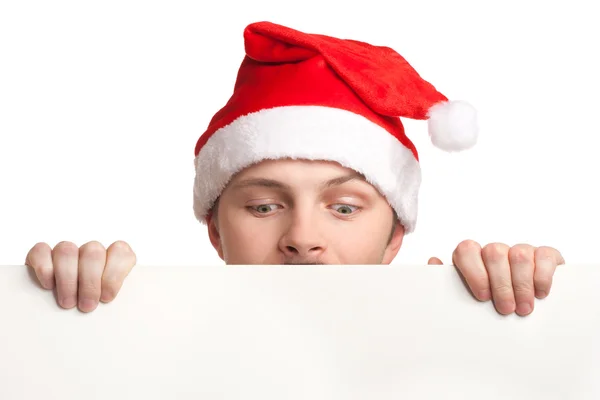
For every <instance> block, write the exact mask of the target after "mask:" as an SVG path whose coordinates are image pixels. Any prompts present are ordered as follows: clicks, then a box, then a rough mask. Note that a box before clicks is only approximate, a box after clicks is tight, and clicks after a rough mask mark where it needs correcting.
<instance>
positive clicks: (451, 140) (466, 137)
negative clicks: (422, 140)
mask: <svg viewBox="0 0 600 400" xmlns="http://www.w3.org/2000/svg"><path fill="white" fill-rule="evenodd" d="M428 128H429V136H430V137H431V143H433V145H434V146H435V147H437V148H438V149H442V150H444V151H461V150H466V149H468V148H471V147H473V146H474V145H475V143H477V136H478V131H479V128H478V126H477V112H476V111H475V109H474V108H473V107H472V106H471V105H470V104H469V103H466V102H464V101H448V102H443V103H438V104H436V105H434V106H433V107H431V108H430V109H429V121H428Z"/></svg>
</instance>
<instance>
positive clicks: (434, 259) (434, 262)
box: [427, 257, 444, 265]
mask: <svg viewBox="0 0 600 400" xmlns="http://www.w3.org/2000/svg"><path fill="white" fill-rule="evenodd" d="M427 265H444V263H443V262H442V260H440V259H439V258H437V257H431V258H430V259H429V261H427Z"/></svg>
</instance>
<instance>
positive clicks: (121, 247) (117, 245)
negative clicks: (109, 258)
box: [110, 240, 133, 255]
mask: <svg viewBox="0 0 600 400" xmlns="http://www.w3.org/2000/svg"><path fill="white" fill-rule="evenodd" d="M110 250H111V251H115V252H116V253H118V254H122V255H127V254H133V250H132V249H131V246H129V244H128V243H127V242H125V241H123V240H117V241H116V242H114V243H113V244H111V245H110Z"/></svg>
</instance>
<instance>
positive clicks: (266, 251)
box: [221, 218, 278, 264]
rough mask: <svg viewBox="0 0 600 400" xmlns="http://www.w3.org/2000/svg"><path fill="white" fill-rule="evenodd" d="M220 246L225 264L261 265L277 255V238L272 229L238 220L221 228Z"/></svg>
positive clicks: (228, 222) (241, 219)
mask: <svg viewBox="0 0 600 400" xmlns="http://www.w3.org/2000/svg"><path fill="white" fill-rule="evenodd" d="M221 244H222V246H223V256H224V258H225V261H226V262H227V263H231V264H263V263H268V262H269V260H270V259H271V258H273V257H274V256H276V255H277V252H276V250H277V244H278V238H277V235H276V234H275V232H274V229H273V228H272V227H269V226H266V225H265V224H260V223H257V221H252V220H250V221H249V220H248V219H246V218H238V219H237V222H232V221H227V222H226V223H225V224H224V225H223V226H222V229H221Z"/></svg>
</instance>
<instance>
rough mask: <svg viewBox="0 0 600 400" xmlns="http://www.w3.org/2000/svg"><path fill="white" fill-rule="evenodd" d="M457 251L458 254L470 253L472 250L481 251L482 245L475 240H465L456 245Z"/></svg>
mask: <svg viewBox="0 0 600 400" xmlns="http://www.w3.org/2000/svg"><path fill="white" fill-rule="evenodd" d="M455 251H456V254H458V255H462V254H468V253H472V252H478V251H481V246H480V245H479V243H477V242H476V241H474V240H470V239H469V240H463V241H462V242H460V243H459V244H458V246H456V250H455Z"/></svg>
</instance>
